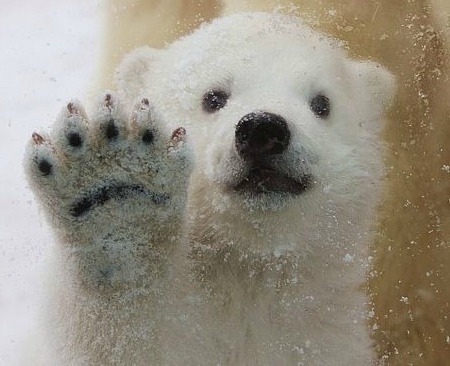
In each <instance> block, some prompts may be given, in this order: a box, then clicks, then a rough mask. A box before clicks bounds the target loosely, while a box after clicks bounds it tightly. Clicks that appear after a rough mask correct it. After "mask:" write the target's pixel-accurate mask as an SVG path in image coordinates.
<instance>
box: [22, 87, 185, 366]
mask: <svg viewBox="0 0 450 366" xmlns="http://www.w3.org/2000/svg"><path fill="white" fill-rule="evenodd" d="M184 138H185V131H184V129H183V128H178V129H177V130H175V131H174V132H173V133H172V134H170V133H167V132H166V131H164V126H163V125H162V124H161V122H160V118H159V117H157V116H156V113H155V112H154V110H153V108H152V107H151V105H150V103H149V101H148V100H147V99H143V100H142V101H141V102H140V103H138V105H137V106H135V108H134V109H133V111H132V112H131V115H130V116H128V115H127V113H126V112H125V111H124V108H123V106H122V105H121V104H120V102H119V101H118V100H117V99H116V98H115V97H114V96H113V95H111V94H105V95H104V96H103V97H102V99H101V102H100V105H99V106H98V108H97V109H96V112H95V113H94V115H93V116H92V118H91V119H90V120H89V119H88V117H87V115H86V113H85V112H84V110H83V108H82V106H81V105H80V104H79V103H78V102H71V103H69V104H67V106H66V107H65V108H64V109H63V111H62V112H61V114H60V116H59V118H58V120H57V122H56V124H55V126H54V128H53V130H52V132H51V134H50V136H47V135H43V134H37V133H35V134H33V138H32V139H31V140H30V142H29V144H28V150H27V155H26V158H25V168H26V171H27V175H28V178H29V182H30V186H31V187H32V189H33V191H34V193H35V195H36V197H37V198H38V201H39V202H40V203H41V205H42V207H43V208H44V211H45V213H46V214H47V216H48V218H49V220H50V222H51V224H52V226H53V228H54V230H55V232H56V234H57V237H58V239H59V240H58V241H59V243H58V245H57V246H56V248H55V249H56V255H55V261H54V263H53V264H52V266H51V269H50V271H51V273H50V275H51V279H50V284H49V286H50V287H51V292H52V296H49V301H48V323H49V324H51V325H50V328H49V331H50V332H49V334H50V337H51V338H53V340H52V343H53V345H54V347H56V349H55V351H56V352H57V353H58V354H59V355H62V357H63V359H62V360H61V362H62V363H61V364H125V363H127V364H157V363H158V359H160V358H161V357H162V356H161V354H160V352H159V350H160V348H159V330H160V329H159V328H160V321H161V319H162V317H163V316H164V317H167V314H165V313H163V311H164V310H165V309H167V307H166V306H165V304H164V302H165V299H166V298H165V294H166V289H167V288H166V285H167V284H170V283H171V281H172V279H171V276H172V274H173V272H172V270H171V265H170V263H171V258H172V256H173V252H174V251H175V250H176V247H177V244H179V243H180V241H181V240H182V235H183V234H182V227H183V218H184V207H185V201H186V188H187V182H188V178H189V173H190V156H189V153H188V149H187V146H186V144H185V141H184Z"/></svg>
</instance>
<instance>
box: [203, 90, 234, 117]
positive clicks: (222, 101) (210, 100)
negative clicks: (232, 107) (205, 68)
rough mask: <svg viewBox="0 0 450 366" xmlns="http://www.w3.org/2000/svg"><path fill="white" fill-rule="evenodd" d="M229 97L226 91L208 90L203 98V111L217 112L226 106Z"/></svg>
mask: <svg viewBox="0 0 450 366" xmlns="http://www.w3.org/2000/svg"><path fill="white" fill-rule="evenodd" d="M229 97H230V96H229V95H228V93H227V92H226V91H223V90H210V91H208V92H206V93H205V95H204V96H203V101H202V107H203V110H204V111H205V112H208V113H214V112H217V111H218V110H220V109H222V108H223V107H225V106H226V104H227V101H228V98H229Z"/></svg>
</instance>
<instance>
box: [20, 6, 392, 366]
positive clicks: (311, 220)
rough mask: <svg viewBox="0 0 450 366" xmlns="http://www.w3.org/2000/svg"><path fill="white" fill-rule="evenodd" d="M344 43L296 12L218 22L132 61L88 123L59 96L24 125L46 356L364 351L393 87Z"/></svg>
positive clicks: (100, 359)
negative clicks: (41, 120)
mask: <svg viewBox="0 0 450 366" xmlns="http://www.w3.org/2000/svg"><path fill="white" fill-rule="evenodd" d="M341 46H342V45H340V44H339V43H338V42H337V41H334V40H332V39H330V38H327V37H326V36H324V35H322V34H320V33H317V32H315V31H313V30H311V29H310V28H308V27H307V26H305V25H303V24H302V22H301V20H300V19H298V18H296V17H290V16H285V15H279V14H266V13H246V14H239V15H234V16H230V17H227V18H222V19H218V20H216V21H214V22H212V23H211V24H209V25H206V26H203V27H201V28H200V29H199V30H197V31H196V32H194V33H193V34H191V35H189V36H187V37H185V38H182V39H180V40H179V41H177V42H175V43H173V44H172V45H169V46H168V47H167V48H166V49H164V50H154V49H148V48H147V49H141V50H138V51H136V52H135V53H133V54H132V55H130V56H129V57H128V58H127V59H126V60H125V61H124V63H123V65H122V66H121V67H120V69H119V70H118V75H117V76H118V85H119V93H118V95H117V96H115V95H113V94H110V93H108V94H105V96H104V97H103V98H102V100H101V102H100V105H99V107H98V108H97V110H96V112H95V113H94V115H93V117H92V118H91V121H90V122H89V123H88V122H87V121H88V117H87V115H86V114H85V113H84V111H83V109H82V107H81V105H79V104H78V103H77V102H71V103H69V104H68V106H67V107H66V108H65V109H64V110H63V113H62V115H61V116H60V118H59V119H58V121H57V124H56V126H55V128H54V131H53V133H52V135H51V137H47V136H43V135H39V134H34V135H33V139H32V140H31V142H30V144H29V152H28V154H27V158H26V167H27V170H28V175H29V178H30V182H31V185H32V188H33V189H34V191H35V193H36V195H37V197H38V198H39V199H40V201H41V202H42V204H43V206H44V207H45V208H46V212H47V213H48V215H49V217H50V218H51V220H52V223H53V225H54V227H55V230H56V232H57V233H58V235H59V238H60V242H61V243H60V245H58V253H57V255H56V256H55V264H54V265H53V267H52V268H51V273H52V277H53V278H54V279H55V280H54V283H53V284H52V285H51V286H52V291H51V292H52V297H49V301H48V302H49V305H48V306H49V312H48V314H49V316H48V317H49V327H48V334H50V338H51V339H50V341H49V344H50V345H51V347H50V349H51V350H52V352H54V354H53V355H52V356H51V357H52V359H53V360H56V359H57V358H56V357H59V360H60V361H58V362H56V363H57V364H74V365H81V364H89V365H100V364H102V365H103V364H117V365H123V364H129V365H149V364H152V365H155V364H164V365H177V364H179V365H182V364H183V365H185V364H188V365H213V364H217V365H293V364H298V365H368V364H370V363H371V362H374V361H375V360H374V354H373V352H372V349H371V340H370V334H369V330H368V326H367V324H366V317H367V309H366V307H367V303H368V300H367V298H366V296H365V295H364V292H363V290H362V288H363V284H364V281H365V276H366V273H367V270H368V268H369V259H368V258H369V253H368V244H369V241H370V239H371V235H370V233H371V231H372V224H371V223H372V221H373V211H374V208H375V206H376V203H377V199H378V196H379V193H380V186H381V184H380V183H381V181H382V178H383V169H382V151H381V150H382V149H381V147H382V144H381V143H380V131H381V129H382V120H383V112H384V110H385V108H386V107H387V104H388V102H389V100H390V99H391V98H392V96H393V92H394V81H393V79H392V77H391V75H390V74H389V73H388V72H387V71H386V70H384V69H383V68H382V67H381V66H379V65H378V64H374V63H372V62H360V61H354V60H350V59H349V58H348V56H347V55H346V54H345V52H344V51H343V50H342V47H341ZM136 100H139V102H138V103H137V104H135V103H136V102H135V101H136ZM132 104H134V105H136V106H135V107H134V109H133V110H131V111H130V112H127V111H126V109H127V108H125V107H124V105H132ZM180 126H183V127H184V128H186V131H187V136H188V138H187V139H186V138H185V130H184V129H183V128H179V127H180ZM171 130H175V131H174V132H173V133H172V135H171V134H170V133H169V132H168V131H171ZM189 147H191V148H192V151H193V158H194V159H193V160H194V161H195V164H194V166H193V168H192V174H191V175H190V173H191V163H190V162H191V155H190V153H189V151H190V150H189V149H188V148H189ZM189 177H190V179H189ZM51 363H55V362H50V363H46V364H51Z"/></svg>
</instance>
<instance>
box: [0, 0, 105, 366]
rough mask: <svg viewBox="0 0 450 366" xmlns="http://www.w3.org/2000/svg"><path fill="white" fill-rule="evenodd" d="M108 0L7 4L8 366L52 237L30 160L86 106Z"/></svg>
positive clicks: (3, 20)
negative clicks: (32, 144)
mask: <svg viewBox="0 0 450 366" xmlns="http://www.w3.org/2000/svg"><path fill="white" fill-rule="evenodd" d="M101 5H102V4H101V0H77V1H75V0H65V1H58V0H22V1H17V0H16V1H14V0H0V8H1V12H0V55H1V56H0V132H1V133H0V365H1V366H3V365H7V366H9V365H12V364H14V363H15V361H16V360H17V359H18V355H19V353H20V346H21V345H23V343H24V342H25V341H26V336H27V334H28V333H29V330H31V329H32V328H33V327H35V326H36V318H37V313H38V312H37V310H38V298H39V294H40V290H39V285H40V278H39V275H38V274H39V270H40V266H41V265H42V262H43V259H44V256H45V253H46V251H47V250H48V248H49V247H50V246H51V245H52V240H51V235H50V233H49V229H48V227H47V224H46V223H45V221H44V219H43V217H42V215H40V214H39V212H38V208H37V206H36V203H35V201H34V199H33V197H32V195H31V192H30V190H29V189H28V187H27V183H26V180H25V177H24V173H23V167H22V161H23V155H24V150H25V145H26V142H27V140H28V139H29V138H30V137H31V133H32V132H33V131H35V130H37V131H39V130H47V131H48V129H49V127H50V126H51V124H52V123H53V121H54V119H55V117H56V115H57V114H58V113H59V110H60V109H61V108H62V106H63V104H64V102H65V101H67V100H68V99H71V98H73V97H78V98H79V99H80V100H81V101H85V99H86V93H87V91H88V88H89V87H90V86H91V84H90V83H91V81H92V79H93V77H94V72H95V68H96V66H97V64H96V60H98V45H99V38H100V35H99V33H100V23H101V22H100V16H99V15H100V7H101Z"/></svg>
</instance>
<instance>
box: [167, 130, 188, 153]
mask: <svg viewBox="0 0 450 366" xmlns="http://www.w3.org/2000/svg"><path fill="white" fill-rule="evenodd" d="M185 137H186V130H185V128H184V127H178V128H177V129H176V130H174V131H173V132H172V138H171V139H170V143H169V151H172V150H174V149H176V148H178V147H179V146H180V145H182V144H183V142H184V140H185Z"/></svg>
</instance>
